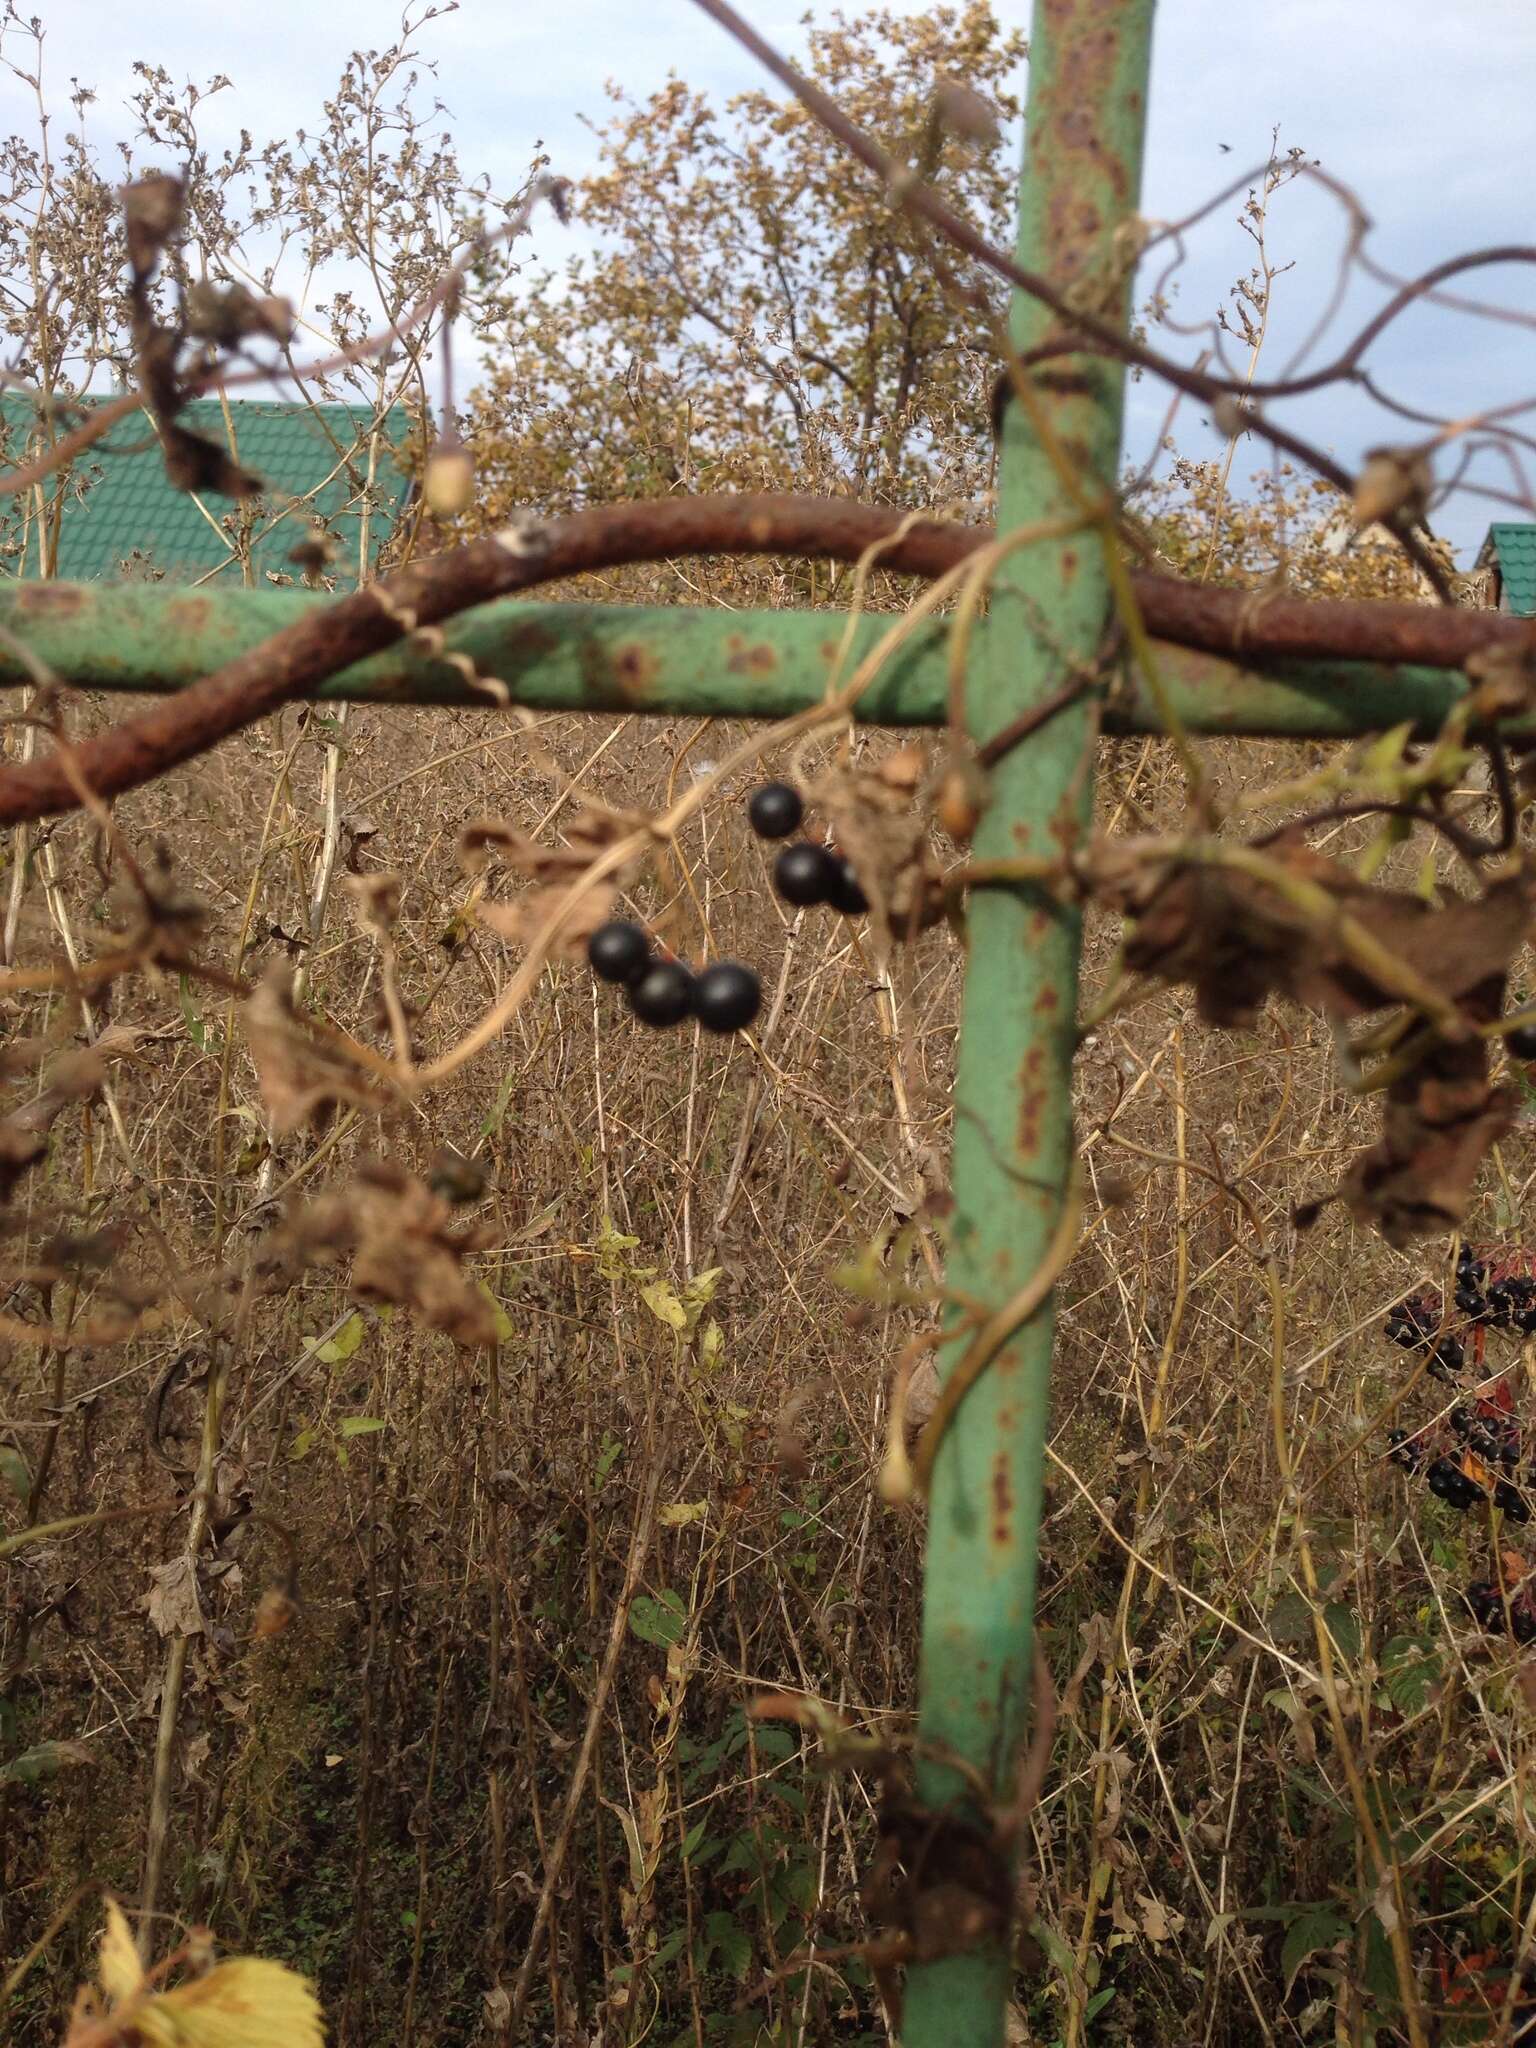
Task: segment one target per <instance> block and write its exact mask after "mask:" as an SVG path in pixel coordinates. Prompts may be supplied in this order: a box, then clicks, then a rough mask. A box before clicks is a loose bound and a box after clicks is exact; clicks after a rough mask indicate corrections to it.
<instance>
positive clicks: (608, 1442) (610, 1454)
mask: <svg viewBox="0 0 1536 2048" xmlns="http://www.w3.org/2000/svg"><path fill="white" fill-rule="evenodd" d="M623 1455H624V1446H623V1444H622V1443H620V1441H619V1439H618V1438H617V1437H616V1436H615V1435H614V1434H613V1432H612V1431H611V1430H604V1432H603V1441H602V1444H601V1446H600V1447H599V1449H598V1453H597V1484H598V1486H599V1488H601V1487H602V1486H604V1485H606V1483H607V1479H608V1474H609V1473H610V1472H611V1471H612V1470H613V1468H614V1466H615V1465H616V1464H617V1463H618V1462H619V1460H620V1458H622V1457H623Z"/></svg>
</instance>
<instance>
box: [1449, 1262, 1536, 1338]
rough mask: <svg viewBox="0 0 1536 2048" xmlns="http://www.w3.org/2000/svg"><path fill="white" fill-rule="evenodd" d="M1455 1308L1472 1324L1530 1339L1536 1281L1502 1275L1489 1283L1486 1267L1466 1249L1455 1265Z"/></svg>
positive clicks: (1535, 1329) (1534, 1330) (1535, 1327)
mask: <svg viewBox="0 0 1536 2048" xmlns="http://www.w3.org/2000/svg"><path fill="white" fill-rule="evenodd" d="M1456 1306H1457V1308H1458V1309H1459V1310H1460V1311H1461V1313H1462V1315H1464V1316H1465V1317H1466V1319H1467V1321H1468V1322H1469V1323H1481V1324H1482V1325H1483V1326H1484V1327H1485V1328H1486V1329H1490V1330H1518V1331H1519V1332H1520V1334H1521V1336H1522V1337H1529V1336H1531V1335H1532V1334H1536V1277H1533V1276H1532V1275H1531V1274H1529V1273H1502V1274H1500V1276H1499V1277H1498V1278H1497V1279H1496V1280H1490V1279H1489V1277H1488V1267H1487V1265H1486V1263H1485V1262H1484V1261H1483V1260H1482V1259H1479V1258H1478V1257H1477V1256H1476V1255H1475V1254H1474V1252H1473V1251H1472V1248H1471V1246H1470V1245H1463V1246H1462V1248H1461V1252H1460V1255H1459V1257H1458V1258H1457V1261H1456Z"/></svg>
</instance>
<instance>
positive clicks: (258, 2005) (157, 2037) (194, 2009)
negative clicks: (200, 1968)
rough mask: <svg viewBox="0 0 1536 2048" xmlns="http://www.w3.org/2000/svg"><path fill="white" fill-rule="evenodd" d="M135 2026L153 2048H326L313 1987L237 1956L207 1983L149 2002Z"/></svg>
mask: <svg viewBox="0 0 1536 2048" xmlns="http://www.w3.org/2000/svg"><path fill="white" fill-rule="evenodd" d="M133 2024H134V2026H135V2027H136V2028H137V2029H138V2032H139V2033H140V2035H141V2036H142V2037H143V2039H144V2040H145V2041H146V2042H147V2043H149V2048H325V2025H324V2022H323V2021H322V2019H321V2017H320V2005H319V2001H318V2000H317V1999H316V1997H315V1994H314V1992H313V1991H312V1990H311V1989H310V1987H309V1985H308V1983H307V1982H306V1981H305V1980H304V1978H302V1977H300V1976H299V1975H298V1974H297V1973H296V1972H295V1971H293V1970H290V1969H288V1968H287V1967H286V1965H284V1964H282V1963H269V1962H265V1961H263V1960H262V1959H261V1958H260V1957H257V1956H232V1957H231V1958H230V1960H229V1961H228V1962H227V1963H220V1964H219V1966H218V1968H217V1969H216V1970H210V1971H209V1972H208V1975H207V1976H206V1977H197V1978H194V1979H193V1981H192V1982H191V1983H190V1984H178V1985H177V1987H176V1989H175V1990H174V1991H166V1992H164V1993H162V1994H161V1996H160V1997H159V1998H151V1999H147V2000H146V2001H145V2002H144V2003H143V2004H142V2005H141V2006H139V2007H138V2008H137V2009H136V2010H135V2012H134V2015H133Z"/></svg>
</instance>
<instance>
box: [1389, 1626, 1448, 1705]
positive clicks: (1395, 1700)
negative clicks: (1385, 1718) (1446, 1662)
mask: <svg viewBox="0 0 1536 2048" xmlns="http://www.w3.org/2000/svg"><path fill="white" fill-rule="evenodd" d="M1427 1652H1432V1645H1431V1644H1429V1643H1426V1642H1424V1641H1423V1640H1422V1639H1421V1638H1420V1637H1417V1636H1394V1637H1393V1638H1392V1640H1391V1642H1389V1643H1388V1644H1387V1646H1386V1648H1385V1649H1384V1650H1383V1651H1382V1653H1381V1682H1382V1684H1383V1685H1384V1686H1385V1687H1386V1690H1387V1698H1388V1699H1389V1700H1390V1701H1391V1702H1392V1704H1393V1706H1394V1707H1396V1709H1397V1711H1398V1712H1399V1713H1400V1714H1417V1713H1421V1712H1422V1711H1423V1709H1424V1707H1425V1705H1426V1704H1427V1703H1428V1700H1429V1689H1430V1687H1431V1686H1432V1685H1433V1684H1434V1683H1435V1681H1436V1679H1438V1678H1439V1677H1440V1669H1441V1667H1440V1660H1439V1658H1438V1657H1436V1656H1434V1655H1433V1654H1426V1653H1427Z"/></svg>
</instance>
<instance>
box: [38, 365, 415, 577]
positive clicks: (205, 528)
mask: <svg viewBox="0 0 1536 2048" xmlns="http://www.w3.org/2000/svg"><path fill="white" fill-rule="evenodd" d="M229 416H230V420H231V421H232V423H233V426H234V452H235V455H236V458H237V460H238V461H239V463H240V464H241V466H242V467H243V468H245V469H247V470H250V471H253V472H254V473H255V474H256V475H257V476H259V477H260V478H261V480H262V484H263V486H264V490H263V494H262V496H261V497H259V498H256V499H245V500H237V499H234V498H226V497H223V496H220V495H217V494H215V493H212V492H208V493H199V494H198V495H197V496H196V497H194V496H192V495H191V494H190V493H188V492H185V491H178V490H174V489H173V488H172V487H171V485H170V484H168V483H167V482H166V480H165V465H164V463H163V461H162V459H161V454H160V448H159V444H158V442H157V441H156V439H155V434H154V428H153V426H152V425H151V423H150V421H149V419H148V417H147V415H145V414H142V413H135V414H132V415H130V417H129V418H127V419H126V420H123V421H122V422H121V423H120V424H119V425H117V426H116V427H114V428H113V429H112V431H111V432H110V433H109V434H107V435H106V436H105V438H104V439H103V440H101V441H98V442H97V443H96V444H95V445H94V446H93V447H92V448H91V449H90V450H89V451H88V453H87V454H86V455H85V456H83V457H82V458H81V459H80V461H79V462H78V463H77V464H76V466H75V470H74V474H73V489H72V491H71V493H70V496H69V498H68V500H67V502H66V503H65V506H64V512H63V521H62V525H61V528H60V535H59V564H58V573H59V575H60V576H61V577H62V578H64V579H65V580H66V581H70V582H90V581H98V580H103V579H107V578H115V577H118V576H122V575H124V574H125V573H126V574H128V575H133V576H147V575H151V574H153V573H154V572H156V571H163V572H164V576H165V580H166V581H168V582H177V583H195V582H206V581H214V580H216V581H219V582H229V581H234V582H239V581H240V580H241V573H242V572H241V567H240V563H239V561H238V559H237V558H236V557H235V553H234V547H233V545H232V537H233V535H235V534H237V533H238V532H239V530H240V526H241V522H242V521H245V520H249V519H251V517H252V515H253V514H254V524H253V525H252V528H251V531H252V535H253V539H252V550H251V552H252V560H253V562H254V565H255V574H256V580H257V582H258V583H266V582H268V581H269V577H270V575H271V574H273V573H275V574H278V575H284V576H292V577H295V578H296V577H297V574H298V572H297V571H296V570H295V569H294V568H293V567H292V565H291V564H290V563H289V561H288V554H289V551H290V549H291V548H293V546H294V545H295V544H296V543H297V542H298V541H300V540H302V539H304V538H305V536H306V535H307V534H308V532H309V529H310V526H311V524H312V522H313V521H314V520H315V519H316V518H319V519H320V520H322V521H323V522H324V524H325V527H326V529H327V531H328V532H329V533H330V535H331V537H332V539H333V540H334V542H335V549H336V552H335V558H334V560H333V561H332V563H331V565H330V567H329V569H328V570H327V575H334V577H335V578H336V580H337V582H338V583H341V584H347V583H352V582H355V581H356V577H357V563H358V549H359V545H360V541H361V537H362V532H363V517H364V513H365V511H366V513H367V516H368V553H369V559H370V560H372V559H373V557H374V556H376V555H377V553H378V550H379V547H380V545H381V544H382V542H383V540H384V539H385V537H386V535H387V534H388V532H389V528H390V526H391V524H392V523H393V521H394V519H395V518H396V516H397V515H398V513H399V511H400V509H401V506H402V504H403V502H404V499H405V496H406V492H407V490H408V488H409V480H408V478H407V477H406V475H405V472H404V471H403V469H402V468H401V466H400V463H399V461H398V460H397V455H396V451H397V450H403V449H404V447H405V444H406V439H407V435H408V433H409V425H410V423H409V420H408V419H407V416H406V412H405V409H404V407H403V406H398V405H397V406H395V407H393V408H392V409H391V411H390V412H388V413H387V414H386V415H385V416H384V418H383V419H382V421H381V422H380V432H379V434H378V436H377V440H376V445H375V446H373V447H370V439H371V437H372V436H373V430H374V422H375V414H374V413H373V410H372V408H371V407H369V406H366V405H314V406H309V405H277V404H271V403H263V402H256V401H252V400H246V401H244V402H241V403H236V402H235V401H234V400H231V401H230V405H229ZM179 417H180V418H181V420H182V422H183V424H184V425H186V426H188V427H190V428H191V429H192V431H193V432H194V433H199V434H202V435H204V436H206V438H207V439H209V440H213V441H217V442H218V443H219V444H220V445H221V446H225V447H227V446H228V445H229V435H228V429H227V426H226V422H225V413H224V407H223V405H222V404H221V403H220V402H219V400H218V399H216V398H204V399H195V400H194V401H193V402H192V403H191V404H189V405H187V406H185V407H184V408H183V409H182V412H181V414H180V416H179ZM0 421H3V425H4V428H5V433H4V449H3V456H4V460H3V464H0V466H6V467H8V466H9V465H10V464H11V463H14V462H18V461H20V460H21V459H22V457H23V453H24V451H25V449H26V444H27V440H28V437H29V435H31V434H33V433H34V431H35V421H36V415H35V413H34V411H33V408H32V406H31V405H30V404H29V403H28V401H27V400H26V399H25V398H21V397H18V396H14V395H12V394H6V395H5V396H4V397H3V398H0ZM45 488H46V487H45ZM296 501H297V502H296ZM25 502H26V503H27V504H28V505H29V506H30V498H29V499H28V500H27V501H25ZM3 538H4V539H5V540H7V541H9V542H10V543H11V545H10V547H9V548H7V550H6V551H5V553H4V554H3V555H0V574H9V575H12V576H35V575H37V573H38V570H39V566H40V560H41V557H40V550H39V535H38V531H37V527H36V524H35V521H32V520H28V519H26V517H25V515H21V516H18V514H17V513H14V512H13V513H12V514H11V516H10V517H9V518H8V519H7V521H6V531H5V533H4V536H3ZM18 543H24V547H22V546H18V545H17V544H18Z"/></svg>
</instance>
